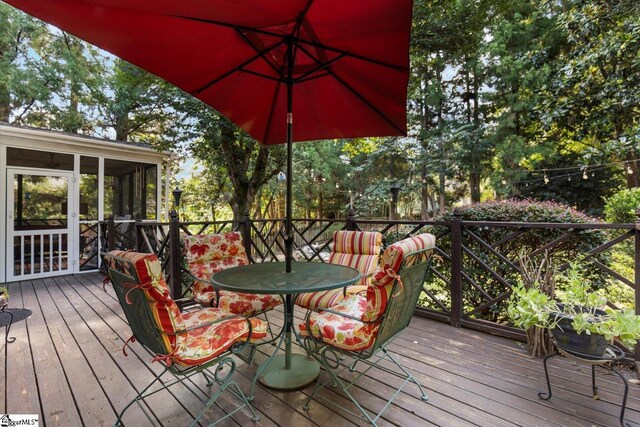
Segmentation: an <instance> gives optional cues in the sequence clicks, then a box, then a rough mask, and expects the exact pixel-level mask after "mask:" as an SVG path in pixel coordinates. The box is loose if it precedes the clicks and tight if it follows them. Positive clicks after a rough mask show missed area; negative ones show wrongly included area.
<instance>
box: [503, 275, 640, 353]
mask: <svg viewBox="0 0 640 427" xmlns="http://www.w3.org/2000/svg"><path fill="white" fill-rule="evenodd" d="M558 283H563V285H562V288H561V290H559V292H558V295H557V299H556V300H553V299H551V298H549V296H548V295H546V294H545V293H544V292H542V291H541V289H540V287H539V286H532V287H530V288H529V289H525V287H524V285H523V284H522V282H520V283H519V285H518V286H516V287H515V288H514V290H513V293H512V295H511V298H510V300H509V306H508V308H507V313H508V314H509V318H510V319H511V321H512V322H513V324H514V326H516V327H519V328H522V329H528V328H530V327H532V326H538V327H541V328H549V329H553V328H554V327H556V326H557V324H558V322H559V321H560V320H561V319H563V318H568V319H571V320H572V327H573V328H574V330H575V331H576V333H578V334H581V333H586V334H600V335H604V337H605V339H607V340H611V339H613V338H618V339H620V341H622V343H623V344H625V345H626V346H629V347H631V348H633V347H634V346H635V345H636V342H637V340H638V339H640V316H637V315H635V313H634V311H633V310H631V309H624V310H614V309H612V308H611V307H605V306H606V304H607V299H606V298H605V297H604V296H603V295H601V294H599V293H598V292H595V291H594V288H593V283H591V282H590V281H589V279H588V277H587V276H585V275H584V271H583V270H582V269H581V268H580V267H579V266H578V265H577V264H575V263H574V264H571V268H570V269H569V270H567V272H566V273H565V274H563V275H561V276H560V277H559V278H558ZM602 309H604V310H605V313H606V314H602V312H601V310H602Z"/></svg>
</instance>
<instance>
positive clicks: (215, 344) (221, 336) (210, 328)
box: [171, 307, 267, 366]
mask: <svg viewBox="0 0 640 427" xmlns="http://www.w3.org/2000/svg"><path fill="white" fill-rule="evenodd" d="M225 316H229V314H228V313H225V312H224V311H222V310H220V309H217V308H211V307H208V308H203V309H201V310H197V311H192V312H189V313H185V314H184V321H185V326H186V327H187V330H185V331H184V332H182V333H179V334H178V342H177V349H176V351H175V352H174V353H173V354H172V356H171V359H172V361H173V362H175V363H178V364H180V365H184V366H193V365H199V364H201V363H204V362H206V361H208V360H211V359H213V358H214V357H216V356H218V355H220V354H222V353H223V352H225V351H227V350H228V349H229V348H230V347H231V346H232V345H233V344H235V343H236V342H242V341H244V340H246V339H247V336H248V334H249V324H248V323H247V319H245V318H242V317H232V318H229V319H227V320H223V321H221V322H219V323H212V324H209V325H207V323H211V322H215V321H217V320H219V319H221V318H223V317H225ZM249 321H250V322H251V341H256V340H260V339H263V338H265V337H266V336H267V322H265V321H263V320H260V319H256V318H253V319H249ZM199 325H206V326H202V327H198V326H199Z"/></svg>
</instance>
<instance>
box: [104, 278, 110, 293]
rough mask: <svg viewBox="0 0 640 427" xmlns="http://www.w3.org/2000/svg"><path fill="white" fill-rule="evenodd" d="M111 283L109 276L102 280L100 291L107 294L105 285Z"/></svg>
mask: <svg viewBox="0 0 640 427" xmlns="http://www.w3.org/2000/svg"><path fill="white" fill-rule="evenodd" d="M109 283H111V278H110V277H109V276H107V277H105V278H104V279H102V290H103V291H105V292H107V285H108V284H109Z"/></svg>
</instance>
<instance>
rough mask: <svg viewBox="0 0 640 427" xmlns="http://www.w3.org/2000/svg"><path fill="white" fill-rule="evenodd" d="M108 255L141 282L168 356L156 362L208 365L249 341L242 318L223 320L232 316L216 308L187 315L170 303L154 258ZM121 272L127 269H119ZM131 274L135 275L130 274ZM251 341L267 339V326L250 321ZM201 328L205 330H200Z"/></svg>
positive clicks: (151, 255) (261, 322)
mask: <svg viewBox="0 0 640 427" xmlns="http://www.w3.org/2000/svg"><path fill="white" fill-rule="evenodd" d="M109 255H114V256H119V257H121V258H124V259H126V260H128V261H130V262H131V263H132V264H133V268H135V272H136V274H137V276H138V279H139V281H140V284H141V285H140V290H141V291H142V292H143V294H144V296H145V297H146V300H147V302H148V303H149V308H150V309H151V313H152V315H153V318H154V320H155V322H156V325H157V326H158V329H159V330H160V331H161V336H162V341H163V343H164V346H165V351H166V354H167V355H170V356H163V357H159V358H157V359H154V360H164V361H165V363H177V364H179V365H182V366H195V365H199V364H202V363H204V362H207V361H209V360H211V359H213V358H215V357H217V356H219V355H220V354H222V353H223V352H225V351H227V350H228V349H229V348H230V347H231V346H232V345H233V344H235V343H236V342H242V341H245V340H246V339H247V336H248V334H249V324H248V323H247V320H246V319H244V318H242V317H235V318H229V319H227V320H223V321H220V322H219V323H212V322H216V321H218V320H220V319H221V318H223V317H225V316H229V314H228V313H227V312H225V311H223V310H220V309H217V308H203V309H201V310H194V311H190V312H188V313H184V315H183V314H182V313H181V312H180V309H179V308H178V306H177V305H176V303H175V302H174V301H173V299H171V294H170V293H169V287H168V286H167V284H166V282H165V280H164V277H163V275H162V267H161V264H160V261H159V260H158V257H157V256H156V255H154V254H145V253H138V252H125V251H112V252H110V253H109ZM105 259H106V260H107V262H108V263H109V267H110V268H114V269H115V268H116V265H115V260H114V259H113V258H111V257H105ZM118 267H120V269H122V267H124V266H118ZM125 272H126V273H128V274H130V275H131V273H132V272H127V271H125ZM250 321H251V332H252V333H251V340H252V341H254V340H260V339H263V338H265V337H266V336H267V323H266V322H264V321H262V320H259V319H251V320H250ZM200 325H202V326H200Z"/></svg>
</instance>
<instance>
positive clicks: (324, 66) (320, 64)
mask: <svg viewBox="0 0 640 427" xmlns="http://www.w3.org/2000/svg"><path fill="white" fill-rule="evenodd" d="M300 49H301V50H302V51H303V52H304V53H306V54H307V55H309V56H310V57H311V58H313V59H314V60H315V61H316V62H318V66H317V67H316V68H314V69H313V70H311V71H308V72H306V73H304V74H303V75H301V76H300V77H298V78H297V79H296V80H295V81H294V83H300V82H304V81H306V80H309V78H308V77H309V76H311V75H312V74H315V73H317V72H318V71H320V70H325V69H326V70H328V68H329V65H331V64H333V63H334V62H337V61H339V60H341V59H342V58H344V57H345V55H338V56H336V57H335V58H333V59H332V60H330V61H327V62H320V61H318V60H317V59H316V58H314V57H313V56H312V55H311V54H310V52H307V50H306V49H305V48H303V47H302V46H300ZM322 75H325V74H322ZM319 77H320V76H319ZM312 78H313V77H312Z"/></svg>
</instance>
